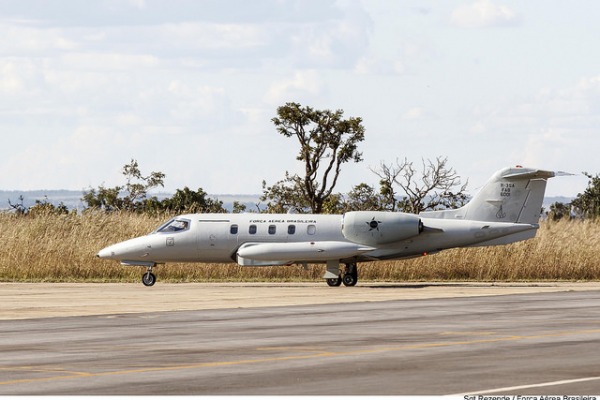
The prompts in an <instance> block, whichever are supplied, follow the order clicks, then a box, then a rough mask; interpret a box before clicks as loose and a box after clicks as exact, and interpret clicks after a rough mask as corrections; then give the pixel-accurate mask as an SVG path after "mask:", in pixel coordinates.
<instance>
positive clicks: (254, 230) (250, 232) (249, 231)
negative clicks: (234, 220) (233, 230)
mask: <svg viewBox="0 0 600 400" xmlns="http://www.w3.org/2000/svg"><path fill="white" fill-rule="evenodd" d="M248 233H249V234H251V235H254V234H256V225H250V229H248Z"/></svg>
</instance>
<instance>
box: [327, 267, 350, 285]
mask: <svg viewBox="0 0 600 400" xmlns="http://www.w3.org/2000/svg"><path fill="white" fill-rule="evenodd" d="M326 281H327V284H328V285H329V286H333V287H335V286H340V285H341V284H342V283H343V284H344V286H355V285H356V283H357V282H358V269H357V268H356V264H355V263H351V264H346V268H345V270H344V274H340V275H339V276H338V277H337V278H329V279H327V280H326Z"/></svg>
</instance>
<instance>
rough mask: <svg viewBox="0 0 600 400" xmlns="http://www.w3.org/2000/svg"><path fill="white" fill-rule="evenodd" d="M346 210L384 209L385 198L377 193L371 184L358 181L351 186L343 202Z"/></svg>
mask: <svg viewBox="0 0 600 400" xmlns="http://www.w3.org/2000/svg"><path fill="white" fill-rule="evenodd" d="M343 208H344V212H347V211H383V210H386V209H387V207H386V198H385V196H384V195H382V194H381V193H377V191H376V190H375V188H374V187H373V186H370V185H368V184H366V183H360V184H358V185H356V186H354V187H353V188H352V190H351V191H350V192H349V193H348V195H347V198H346V199H345V200H344V202H343Z"/></svg>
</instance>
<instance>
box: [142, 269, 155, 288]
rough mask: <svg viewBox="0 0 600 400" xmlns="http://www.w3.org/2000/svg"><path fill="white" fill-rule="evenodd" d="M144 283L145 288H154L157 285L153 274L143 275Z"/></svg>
mask: <svg viewBox="0 0 600 400" xmlns="http://www.w3.org/2000/svg"><path fill="white" fill-rule="evenodd" d="M142 283H143V284H144V286H153V285H154V284H155V283H156V276H155V275H154V274H153V273H152V272H146V273H145V274H144V275H142Z"/></svg>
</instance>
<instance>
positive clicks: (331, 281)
mask: <svg viewBox="0 0 600 400" xmlns="http://www.w3.org/2000/svg"><path fill="white" fill-rule="evenodd" d="M327 284H328V285H329V286H332V287H336V286H340V285H341V284H342V277H341V276H338V277H337V278H329V279H327Z"/></svg>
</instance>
